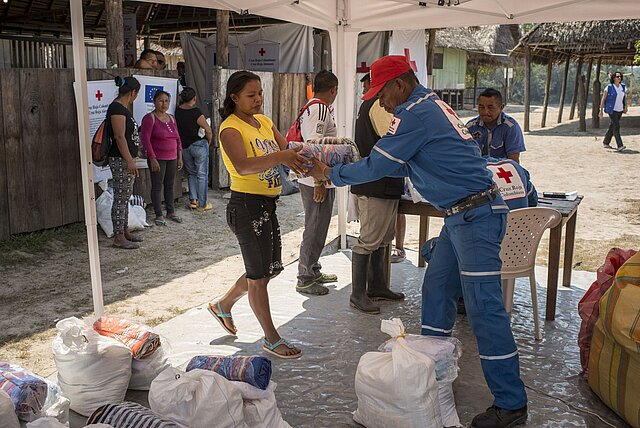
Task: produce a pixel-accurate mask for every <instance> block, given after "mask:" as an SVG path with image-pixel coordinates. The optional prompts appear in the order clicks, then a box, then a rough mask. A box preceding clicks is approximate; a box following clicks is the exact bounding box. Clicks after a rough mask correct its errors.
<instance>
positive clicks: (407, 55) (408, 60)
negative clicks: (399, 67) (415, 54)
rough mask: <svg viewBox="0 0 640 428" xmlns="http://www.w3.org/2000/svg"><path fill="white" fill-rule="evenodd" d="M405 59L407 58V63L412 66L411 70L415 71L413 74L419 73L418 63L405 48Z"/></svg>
mask: <svg viewBox="0 0 640 428" xmlns="http://www.w3.org/2000/svg"><path fill="white" fill-rule="evenodd" d="M404 57H405V58H406V60H407V62H408V63H409V64H410V65H411V69H412V70H413V72H414V73H417V72H418V66H417V65H416V62H415V61H414V60H412V59H411V55H410V54H409V49H407V48H404Z"/></svg>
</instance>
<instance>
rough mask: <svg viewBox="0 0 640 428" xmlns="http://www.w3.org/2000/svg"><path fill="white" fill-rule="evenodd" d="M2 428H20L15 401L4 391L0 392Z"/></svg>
mask: <svg viewBox="0 0 640 428" xmlns="http://www.w3.org/2000/svg"><path fill="white" fill-rule="evenodd" d="M0 428H20V422H18V416H16V409H14V408H13V401H11V397H9V395H8V394H7V393H6V392H4V391H0Z"/></svg>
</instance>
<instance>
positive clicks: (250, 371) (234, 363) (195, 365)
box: [186, 355, 271, 390]
mask: <svg viewBox="0 0 640 428" xmlns="http://www.w3.org/2000/svg"><path fill="white" fill-rule="evenodd" d="M194 369H202V370H209V371H213V372H215V373H218V374H219V375H221V376H224V377H225V378H227V379H228V380H234V381H240V382H246V383H248V384H249V385H253V386H255V387H256V388H260V389H262V390H264V389H267V386H268V385H269V381H270V380H271V360H269V359H268V358H264V357H257V356H256V357H216V356H213V355H198V356H197V357H193V358H192V359H191V361H189V364H188V365H187V370H186V371H191V370H194Z"/></svg>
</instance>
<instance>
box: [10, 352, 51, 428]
mask: <svg viewBox="0 0 640 428" xmlns="http://www.w3.org/2000/svg"><path fill="white" fill-rule="evenodd" d="M0 390H2V391H4V392H6V393H7V394H8V395H9V397H10V398H11V401H12V402H13V407H14V408H15V410H16V415H18V418H19V419H22V420H24V421H32V420H34V419H36V418H38V417H39V416H40V413H41V411H42V407H43V406H44V403H45V401H46V399H47V393H48V388H47V383H46V382H45V381H44V379H42V378H40V377H38V376H36V375H34V374H32V373H29V372H28V371H26V370H24V369H22V368H21V367H18V366H14V365H11V364H9V363H3V362H0Z"/></svg>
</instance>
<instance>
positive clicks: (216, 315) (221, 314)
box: [207, 302, 238, 336]
mask: <svg viewBox="0 0 640 428" xmlns="http://www.w3.org/2000/svg"><path fill="white" fill-rule="evenodd" d="M216 306H217V307H218V311H219V312H218V313H216V312H215V311H214V310H213V308H212V307H211V303H209V304H208V305H207V310H208V311H209V313H210V314H211V315H213V317H214V318H215V319H216V320H218V322H219V323H220V325H221V326H222V328H223V329H224V330H225V331H226V332H227V333H229V334H230V335H231V336H237V335H238V333H236V332H235V331H233V330H231V329H230V328H229V327H227V325H226V324H225V323H224V319H223V318H229V319H230V320H231V322H233V317H232V316H231V314H225V313H224V312H223V311H222V306H220V302H216ZM233 325H234V326H235V323H234V324H233Z"/></svg>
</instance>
